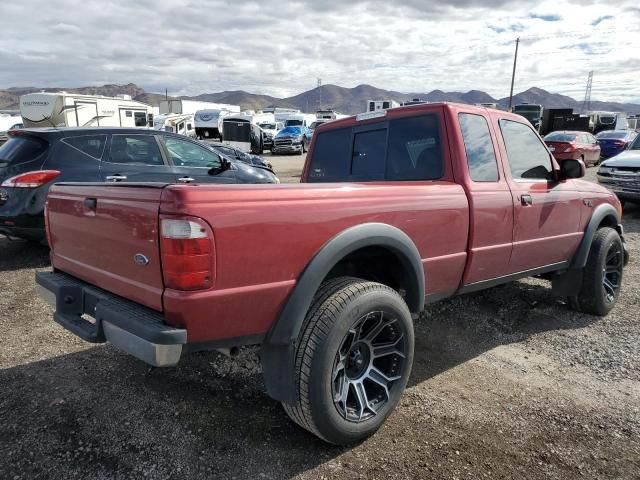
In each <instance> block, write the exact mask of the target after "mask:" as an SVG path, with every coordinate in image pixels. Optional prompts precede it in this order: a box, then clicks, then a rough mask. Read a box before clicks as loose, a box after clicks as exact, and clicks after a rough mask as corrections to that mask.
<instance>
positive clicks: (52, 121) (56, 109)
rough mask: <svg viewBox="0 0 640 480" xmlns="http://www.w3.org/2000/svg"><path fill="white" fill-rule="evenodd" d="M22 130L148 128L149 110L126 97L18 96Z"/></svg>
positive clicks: (66, 94)
mask: <svg viewBox="0 0 640 480" xmlns="http://www.w3.org/2000/svg"><path fill="white" fill-rule="evenodd" d="M20 115H22V119H23V123H24V126H25V127H35V128H44V127H150V126H151V125H153V108H152V107H151V106H149V105H147V104H146V103H142V102H138V101H136V100H132V99H131V97H130V96H129V95H121V96H118V97H104V96H101V95H79V94H75V93H67V92H57V93H49V92H41V93H28V94H26V95H22V96H21V97H20Z"/></svg>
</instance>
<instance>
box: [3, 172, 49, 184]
mask: <svg viewBox="0 0 640 480" xmlns="http://www.w3.org/2000/svg"><path fill="white" fill-rule="evenodd" d="M58 175H60V172H59V171H58V170H38V171H35V172H27V173H21V174H20V175H16V176H15V177H11V178H7V179H6V180H5V181H4V182H2V186H3V187H13V188H36V187H41V186H42V185H44V184H46V183H49V182H50V181H51V180H53V179H54V178H56V177H57V176H58Z"/></svg>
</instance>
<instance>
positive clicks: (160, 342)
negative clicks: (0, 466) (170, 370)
mask: <svg viewBox="0 0 640 480" xmlns="http://www.w3.org/2000/svg"><path fill="white" fill-rule="evenodd" d="M36 283H37V284H38V289H39V291H40V295H41V296H42V298H44V299H45V300H46V301H47V302H48V303H50V304H51V305H52V306H53V307H54V308H55V313H54V315H53V319H54V320H55V321H56V322H57V323H59V324H60V325H62V326H63V327H64V328H66V329H67V330H69V331H70V332H71V333H74V334H75V335H77V336H79V337H80V338H82V339H83V340H86V341H88V342H91V343H104V342H109V343H111V344H112V345H113V346H115V347H116V348H118V349H120V350H123V351H125V352H126V353H128V354H130V355H132V356H134V357H136V358H138V359H140V360H142V361H144V362H146V363H148V364H149V365H152V366H154V367H170V366H173V365H176V364H177V363H178V361H179V360H180V356H181V355H182V350H183V346H184V345H185V344H186V343H187V331H186V330H184V329H180V328H174V327H171V326H169V325H166V324H165V323H164V318H163V316H162V314H161V313H159V312H156V311H155V310H151V309H150V308H147V307H144V306H142V305H139V304H137V303H134V302H131V301H129V300H125V299H123V298H121V297H118V296H116V295H113V294H112V293H109V292H106V291H104V290H101V289H99V288H97V287H94V286H92V285H90V284H88V283H85V282H83V281H81V280H78V279H76V278H74V277H72V276H70V275H67V274H64V273H53V272H38V273H36ZM87 317H91V318H92V319H93V320H92V321H90V320H88V319H87Z"/></svg>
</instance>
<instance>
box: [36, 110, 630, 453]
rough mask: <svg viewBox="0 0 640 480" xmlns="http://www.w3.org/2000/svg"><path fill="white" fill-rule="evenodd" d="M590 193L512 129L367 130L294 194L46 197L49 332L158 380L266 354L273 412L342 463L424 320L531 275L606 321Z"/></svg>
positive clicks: (616, 247) (608, 295)
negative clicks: (240, 353)
mask: <svg viewBox="0 0 640 480" xmlns="http://www.w3.org/2000/svg"><path fill="white" fill-rule="evenodd" d="M584 174H585V167H584V163H582V162H580V161H577V160H563V161H560V162H557V161H556V160H554V158H553V157H552V156H551V154H550V153H549V151H548V150H547V147H546V146H545V144H544V142H543V141H542V139H541V138H540V137H539V136H538V134H537V132H535V131H534V129H533V128H532V127H531V125H530V124H529V122H528V121H527V120H525V119H524V118H523V117H521V116H520V115H515V114H511V113H506V112H502V111H498V110H492V109H486V108H478V107H473V106H469V105H455V104H443V103H440V104H423V105H415V106H410V107H402V108H395V109H391V110H384V111H379V112H370V113H366V114H361V115H358V116H355V117H350V118H346V119H343V120H336V121H334V122H329V123H326V124H324V125H321V126H320V127H318V129H317V130H316V133H315V135H314V136H313V140H312V142H311V149H310V150H309V154H308V156H307V163H306V165H305V169H304V172H303V174H302V183H300V184H295V185H222V186H213V185H205V184H202V185H198V184H197V183H192V184H185V185H175V184H173V185H169V184H162V183H153V184H139V183H138V184H136V183H122V182H121V183H118V184H78V183H74V184H57V185H54V186H53V187H52V188H51V190H50V193H49V197H48V203H47V209H46V217H45V218H46V221H47V225H48V230H47V232H48V237H49V245H51V261H52V264H53V272H38V273H37V275H36V279H37V282H38V284H39V286H40V287H41V292H42V294H43V296H44V297H45V298H46V299H48V300H49V301H50V302H51V303H52V304H53V305H54V306H55V314H54V319H55V321H56V322H58V323H60V324H61V325H62V326H63V327H65V328H66V329H67V330H69V331H71V332H73V333H74V334H76V335H78V336H80V337H81V338H84V339H86V340H88V341H91V342H96V343H103V342H105V341H108V342H110V343H111V344H112V345H114V346H115V347H117V348H120V349H122V350H124V351H125V352H128V353H129V354H131V355H133V356H135V357H137V358H139V359H141V360H143V361H145V362H147V363H148V364H151V365H154V366H164V367H166V366H173V365H176V364H177V363H178V362H179V360H180V358H181V357H182V356H183V355H185V354H187V353H189V352H193V351H200V350H207V349H226V350H227V352H228V351H229V349H230V348H232V347H236V346H241V345H248V344H260V345H261V354H260V359H261V362H262V367H263V375H264V380H265V386H266V389H267V393H268V394H269V395H270V396H272V397H273V398H275V399H277V400H279V401H280V402H282V404H283V406H284V408H285V411H286V412H287V413H288V414H289V416H290V417H291V418H292V419H293V420H294V421H295V422H297V423H298V424H299V425H300V426H302V427H303V428H306V429H308V430H309V431H310V432H312V433H314V434H315V435H317V436H319V437H320V438H322V439H324V440H326V441H328V442H331V443H335V444H349V443H353V442H357V441H360V440H362V439H364V438H366V437H367V436H369V435H371V434H373V433H374V432H375V431H376V430H377V429H378V428H379V427H380V426H381V425H382V423H383V422H384V421H385V419H386V418H387V417H388V416H389V415H390V414H391V412H392V411H393V408H394V407H395V406H396V405H397V403H398V401H399V400H400V397H401V396H402V392H403V391H404V389H405V387H406V385H407V381H408V379H409V375H410V373H411V365H412V361H413V352H414V330H413V318H416V317H417V316H418V315H419V313H420V312H421V311H422V310H423V308H424V306H425V303H429V302H435V301H438V300H441V299H443V298H447V297H451V296H453V295H457V294H461V293H466V292H473V291H477V290H481V289H486V288H490V287H493V286H495V285H499V284H501V283H505V282H509V281H512V280H516V279H519V278H523V277H528V276H532V275H536V276H540V277H541V278H545V279H547V280H550V282H551V284H552V288H553V293H554V294H555V295H556V296H558V297H563V298H566V299H568V303H569V304H570V305H571V307H572V308H574V309H576V310H579V311H582V312H588V313H591V314H595V315H606V314H607V313H608V312H609V311H610V310H611V309H612V308H613V306H614V304H615V302H616V299H617V297H618V294H619V292H620V287H621V284H622V277H623V268H624V265H625V262H626V259H627V257H628V255H627V254H626V251H625V246H624V243H623V240H622V233H623V232H622V227H621V225H620V217H621V214H622V207H621V205H620V202H619V201H618V199H617V198H616V196H615V194H613V193H612V192H611V191H609V190H607V189H606V188H604V187H602V186H600V185H598V184H596V183H593V182H589V181H586V180H582V179H580V178H579V177H582V176H583V175H584ZM256 243H259V248H257V247H256ZM89 317H92V318H93V319H94V320H93V321H92V320H90V319H89ZM83 368H91V366H90V365H88V364H84V365H83ZM229 434H230V435H233V432H230V433H229Z"/></svg>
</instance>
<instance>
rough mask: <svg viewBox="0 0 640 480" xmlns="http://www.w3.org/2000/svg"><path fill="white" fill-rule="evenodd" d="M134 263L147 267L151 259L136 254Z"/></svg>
mask: <svg viewBox="0 0 640 480" xmlns="http://www.w3.org/2000/svg"><path fill="white" fill-rule="evenodd" d="M133 261H134V262H136V264H137V265H147V264H148V263H149V259H148V258H147V257H146V255H143V254H142V253H136V254H135V255H134V256H133Z"/></svg>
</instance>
